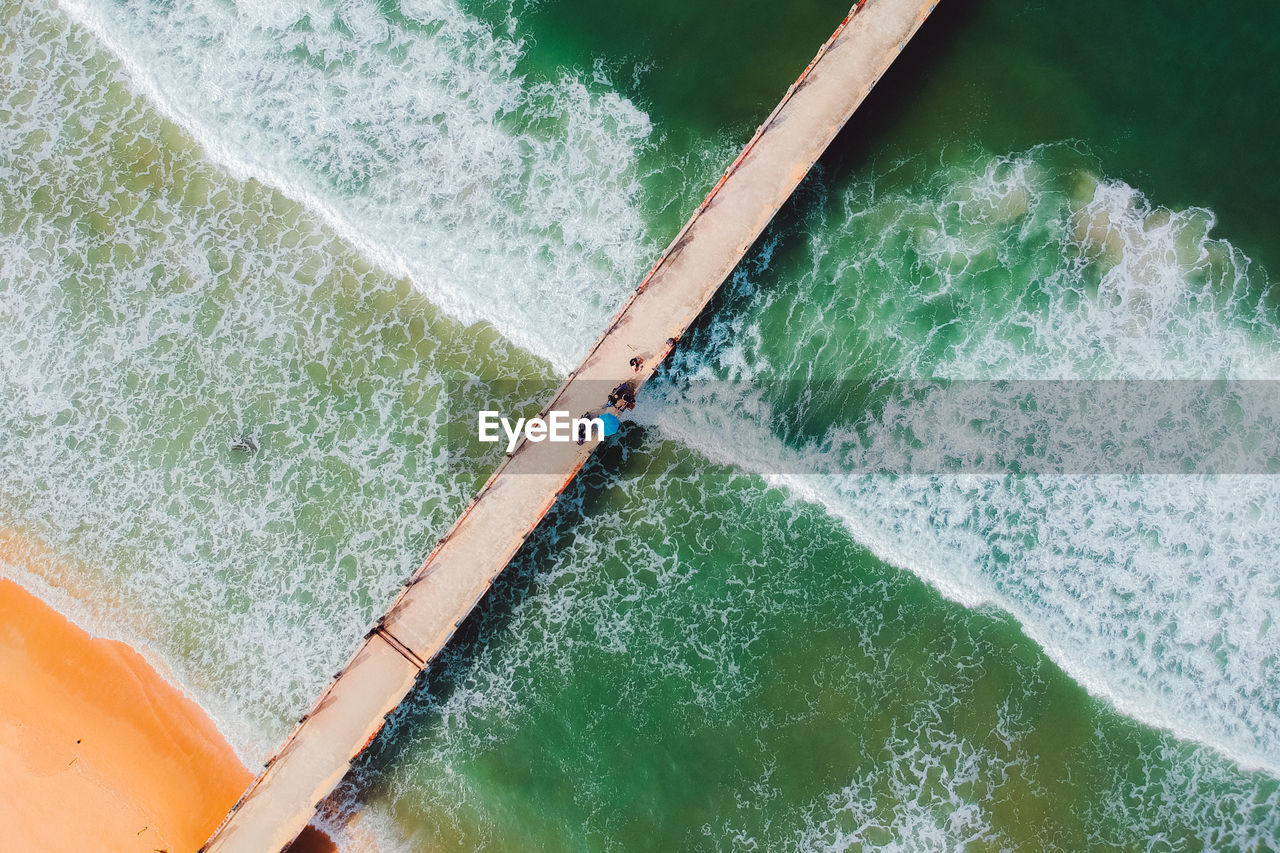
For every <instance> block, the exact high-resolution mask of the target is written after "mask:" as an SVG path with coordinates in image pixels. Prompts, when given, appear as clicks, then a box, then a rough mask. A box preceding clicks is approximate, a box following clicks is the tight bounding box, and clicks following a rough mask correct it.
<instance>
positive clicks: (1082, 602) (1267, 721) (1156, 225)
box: [649, 149, 1280, 775]
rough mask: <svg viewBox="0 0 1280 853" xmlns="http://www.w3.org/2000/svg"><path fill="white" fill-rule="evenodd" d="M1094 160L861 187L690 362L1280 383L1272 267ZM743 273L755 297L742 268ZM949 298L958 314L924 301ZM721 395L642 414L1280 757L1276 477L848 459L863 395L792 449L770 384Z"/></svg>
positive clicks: (1158, 718)
mask: <svg viewBox="0 0 1280 853" xmlns="http://www.w3.org/2000/svg"><path fill="white" fill-rule="evenodd" d="M1064 160H1065V161H1066V165H1063V161H1064ZM1086 166H1087V163H1085V162H1083V158H1080V157H1078V156H1076V155H1074V154H1073V153H1071V152H1066V153H1065V154H1064V152H1063V151H1062V150H1058V149H1037V150H1035V151H1033V152H1031V153H1030V154H1028V155H1025V156H1022V157H1017V158H1007V159H1006V158H998V159H996V160H994V161H991V162H990V163H988V164H986V165H985V166H980V167H979V169H978V170H977V172H976V173H975V172H973V171H967V170H965V169H957V170H954V171H953V172H952V173H950V174H947V175H944V177H943V178H942V179H940V180H939V182H938V184H937V185H935V186H933V187H931V188H930V191H929V192H927V193H924V194H922V195H905V194H894V195H890V196H886V195H885V194H879V195H874V194H873V193H872V192H871V188H869V187H866V186H862V187H855V188H853V189H851V190H850V191H849V192H848V194H847V195H846V196H845V198H844V199H842V203H841V204H840V205H838V212H837V214H836V219H835V221H828V220H827V219H826V218H825V214H821V215H817V216H816V218H817V221H816V222H815V223H814V224H813V226H812V228H811V231H810V234H811V236H810V241H811V246H810V249H811V252H812V267H811V269H804V262H800V264H799V265H798V266H799V267H800V268H801V269H802V271H801V272H800V273H799V275H798V279H797V280H795V281H789V282H785V285H784V286H783V287H781V288H776V286H775V287H774V288H770V289H765V290H760V291H756V292H755V293H754V295H753V296H751V297H750V298H748V299H747V300H746V302H747V305H745V306H744V305H742V304H738V305H735V306H734V309H733V310H734V314H735V316H733V317H729V318H725V319H724V320H723V323H725V324H727V325H728V326H731V327H734V328H732V329H730V330H729V331H728V333H727V334H726V333H725V332H724V331H723V330H721V329H718V328H717V326H718V322H717V323H713V324H712V328H711V329H709V330H708V331H707V332H706V334H707V336H708V337H709V338H710V339H712V340H714V339H716V338H729V339H733V340H736V341H738V342H740V343H738V344H736V345H732V346H725V347H724V348H723V351H724V355H723V357H721V356H720V355H719V354H718V353H715V354H714V355H713V356H712V358H711V360H710V361H708V362H706V363H703V364H701V365H694V366H693V369H692V371H691V372H692V373H693V374H694V375H695V376H696V375H699V374H701V375H704V376H708V377H711V376H717V377H731V378H732V377H736V376H737V375H739V374H740V373H741V371H742V365H744V364H748V365H757V366H758V365H762V364H763V365H768V369H767V370H764V371H759V370H757V375H756V377H755V378H756V379H757V380H759V381H760V382H761V383H763V385H762V387H765V388H767V386H768V382H769V381H771V380H780V381H788V380H792V379H794V378H795V377H797V376H801V377H803V376H810V377H813V376H816V377H819V378H822V379H825V378H832V379H839V378H842V377H844V378H852V379H855V380H856V379H859V378H862V377H865V376H868V375H873V376H874V375H888V376H903V377H918V376H942V377H951V378H1066V377H1085V378H1173V377H1177V378H1218V377H1230V378H1274V377H1280V348H1278V347H1277V346H1276V345H1275V341H1276V340H1277V339H1280V335H1278V334H1277V331H1278V330H1277V328H1276V325H1275V322H1274V319H1273V318H1272V317H1271V315H1270V314H1269V313H1268V309H1267V308H1266V304H1267V298H1266V294H1265V292H1264V291H1265V283H1263V284H1260V283H1259V282H1258V280H1257V279H1258V275H1257V274H1255V273H1253V272H1252V271H1251V269H1250V264H1249V262H1248V260H1247V258H1245V257H1244V256H1243V255H1242V254H1241V253H1240V252H1239V251H1238V250H1236V249H1235V248H1233V247H1232V246H1231V245H1230V244H1227V243H1225V242H1223V241H1221V240H1218V239H1214V238H1212V237H1210V233H1209V232H1210V230H1211V227H1212V223H1213V220H1212V216H1211V215H1209V214H1208V213H1207V212H1206V211H1203V210H1189V211H1181V212H1179V211H1168V210H1162V209H1158V208H1155V207H1154V206H1152V205H1151V204H1150V203H1149V202H1147V201H1146V200H1145V199H1144V198H1143V197H1142V196H1141V194H1139V193H1138V192H1137V191H1136V190H1134V189H1132V188H1131V187H1127V186H1125V185H1123V184H1118V183H1115V182H1098V181H1096V180H1094V179H1093V178H1091V177H1090V176H1089V175H1088V173H1087V171H1086V170H1085V167H1086ZM841 216H843V221H841V220H840V217H841ZM877 244H878V245H877ZM903 258H915V259H917V260H914V261H904V260H903ZM907 263H910V264H911V266H909V267H908V266H906V264H907ZM781 274H782V275H784V276H785V275H787V274H788V273H787V271H783V272H782V273H781ZM738 275H739V282H738V286H739V287H740V288H742V289H743V292H744V293H750V292H751V290H752V286H751V284H750V279H751V275H750V273H749V270H748V271H747V272H740V273H739V274H738ZM828 278H831V279H834V285H831V284H828ZM904 283H906V284H905V288H904V289H905V290H906V293H905V294H903V293H899V292H895V291H896V288H898V287H902V286H903V284H904ZM810 300H816V302H817V304H816V305H815V304H810ZM944 300H949V302H948V303H947V304H948V305H949V306H950V308H951V313H952V314H954V316H953V317H950V316H949V317H948V318H947V319H946V320H945V322H944V323H943V324H941V325H939V324H937V323H933V322H930V323H927V324H922V323H920V322H919V321H918V320H917V319H916V316H917V312H919V311H921V310H924V309H927V308H928V307H929V306H931V305H936V304H938V303H939V302H940V301H944ZM744 313H745V314H746V315H747V316H748V317H751V318H753V319H751V320H749V321H746V322H745V324H744V320H743V318H742V315H743V314H744ZM781 317H785V318H786V322H785V324H783V323H781V322H780V320H779V319H778V318H781ZM850 321H856V324H857V327H856V328H851V327H847V326H846V324H847V323H849V322H850ZM752 324H754V325H755V328H751V325H752ZM739 325H746V326H747V328H746V329H743V330H739V329H737V328H736V327H737V326H739ZM783 328H785V329H786V331H785V334H784V335H782V336H781V337H779V330H780V329H783ZM841 328H849V332H848V333H847V334H848V337H847V338H841V337H840V335H841V332H840V330H841ZM824 340H825V341H827V342H828V343H822V342H823V341H824ZM815 342H816V343H815ZM712 350H713V352H714V350H715V347H714V345H713V346H712ZM815 387H819V386H815ZM707 389H708V390H707V391H706V392H705V393H702V392H699V391H698V390H697V386H696V384H695V386H694V387H693V388H691V389H689V390H685V389H683V388H682V389H681V392H680V393H681V394H682V395H683V398H680V395H677V394H675V393H672V394H671V395H670V399H669V400H668V402H667V403H666V405H665V406H664V407H663V408H662V409H660V410H658V411H656V412H654V413H652V414H651V415H650V416H649V417H650V419H651V420H652V421H653V422H655V423H656V424H657V425H659V426H660V427H661V429H662V432H663V435H664V436H667V437H671V438H674V439H677V440H680V441H682V442H685V443H687V444H688V445H689V446H691V447H694V448H697V449H699V450H701V451H703V452H705V453H706V454H707V455H708V456H709V457H711V458H713V459H717V460H721V461H725V462H731V463H733V464H738V465H742V466H744V467H746V468H747V469H749V470H755V471H758V472H761V473H763V474H765V475H766V479H767V481H769V482H770V483H773V484H775V485H779V486H783V487H785V488H787V489H789V490H791V491H792V492H793V493H795V494H797V495H799V496H802V497H804V498H806V499H808V500H811V501H814V502H815V503H818V504H820V505H822V506H824V507H826V508H827V509H828V510H829V511H830V512H831V513H833V514H834V515H835V516H837V517H839V518H840V519H842V521H843V522H844V523H845V525H846V526H847V527H848V528H849V530H850V532H851V533H852V534H853V536H854V538H855V539H857V541H859V542H861V543H863V544H865V545H867V546H869V547H871V548H872V549H873V550H874V551H875V552H876V553H877V554H878V555H880V556H881V557H882V558H883V559H886V560H888V561H890V562H892V563H894V564H895V565H898V566H901V567H903V568H906V569H909V570H910V571H912V572H913V573H915V574H917V575H918V576H920V577H921V578H923V579H924V580H926V581H927V582H929V583H930V584H932V585H933V586H935V587H937V588H938V589H939V590H941V591H942V592H944V593H945V594H946V595H947V596H948V597H950V598H953V599H955V600H957V601H961V602H963V603H965V604H966V605H968V606H971V607H980V606H984V605H995V606H998V607H1000V608H1002V609H1004V610H1006V611H1008V612H1009V613H1011V614H1013V615H1014V616H1015V617H1016V618H1017V619H1018V620H1019V622H1021V623H1022V625H1023V626H1024V629H1025V630H1026V632H1027V633H1028V635H1030V636H1031V637H1032V638H1034V639H1035V640H1036V641H1037V642H1038V643H1040V645H1041V646H1042V647H1043V648H1044V649H1045V650H1046V652H1047V653H1048V654H1049V655H1050V657H1052V658H1053V659H1054V660H1055V661H1056V662H1057V663H1058V664H1059V665H1061V666H1062V667H1063V668H1064V669H1065V670H1066V671H1067V672H1068V673H1069V674H1071V675H1072V676H1073V677H1074V678H1076V679H1077V680H1078V681H1079V682H1080V683H1082V684H1084V685H1085V686H1086V687H1087V688H1088V689H1089V690H1090V691H1091V692H1093V693H1094V694H1096V695H1098V696H1101V697H1105V698H1106V699H1108V700H1110V701H1111V702H1112V703H1113V704H1114V705H1115V706H1116V707H1118V708H1119V709H1121V710H1122V711H1124V712H1125V713H1127V714H1130V715H1132V716H1133V717H1135V718H1137V719H1139V720H1142V721H1144V722H1147V723H1151V724H1154V725H1157V726H1160V727H1163V728H1167V729H1169V730H1172V731H1174V732H1176V733H1178V734H1179V735H1180V736H1182V737H1185V738H1188V739H1191V740H1194V741H1197V742H1200V743H1204V744H1209V745H1211V746H1213V747H1215V748H1217V749H1219V750H1221V751H1222V752H1224V753H1226V754H1227V755H1229V756H1231V757H1232V758H1233V759H1235V760H1236V761H1238V762H1239V763H1241V764H1242V765H1244V766H1246V767H1253V768H1265V769H1266V770H1267V771H1268V772H1269V773H1271V774H1273V775H1274V774H1277V773H1280V677H1278V676H1277V669H1276V667H1275V661H1276V660H1277V659H1278V658H1280V634H1277V632H1276V630H1275V628H1274V627H1273V626H1274V625H1275V624H1276V623H1277V621H1278V620H1280V572H1277V569H1276V565H1275V560H1274V555H1275V553H1276V552H1277V548H1278V547H1280V539H1278V538H1277V530H1280V515H1278V513H1280V485H1277V483H1276V481H1275V478H1274V477H1270V476H1244V475H1241V476H1195V477H1193V476H1142V477H1128V476H1118V475H1112V476H1097V477H1086V476H1064V477H1047V476H1046V477H1036V476H1028V477H1018V476H1004V475H977V474H971V475H956V476H910V477H900V478H893V477H881V476H873V475H868V474H863V473H851V472H850V471H849V470H848V469H847V468H846V467H845V459H846V456H845V450H846V449H847V448H846V446H845V442H846V441H847V438H848V435H849V433H848V432H847V429H848V426H849V425H851V424H852V423H854V422H857V421H859V420H860V419H861V418H862V415H863V413H861V412H854V413H850V414H849V415H847V416H845V417H840V418H837V420H836V422H834V423H833V424H832V425H831V428H830V429H829V430H828V432H827V435H826V437H825V438H824V439H822V440H820V441H818V442H816V443H814V444H812V445H808V446H806V447H804V448H801V449H796V448H794V447H791V446H787V445H785V444H783V443H782V442H781V441H780V440H779V439H778V437H777V433H776V432H775V430H776V427H777V425H778V424H781V423H786V422H788V419H789V418H791V417H792V416H791V414H790V413H786V412H778V411H775V410H774V409H773V408H772V405H771V403H770V402H769V400H768V399H767V398H765V397H762V395H761V394H760V392H759V391H752V392H750V393H749V394H748V395H747V396H745V397H742V396H737V395H738V394H739V393H740V392H739V391H737V390H730V389H729V388H728V387H727V386H726V385H725V384H724V383H718V384H713V385H709V386H707ZM909 414H912V415H913V416H916V417H920V418H925V419H927V418H930V417H934V416H936V412H930V411H929V410H928V409H927V408H924V409H921V410H920V411H915V412H910V413H909ZM870 434H871V435H872V436H873V438H872V441H873V442H874V435H875V430H874V429H873V430H872V431H871V433H870ZM887 434H888V433H886V435H887ZM873 447H874V445H873ZM926 450H928V449H927V448H926ZM800 472H808V473H800Z"/></svg>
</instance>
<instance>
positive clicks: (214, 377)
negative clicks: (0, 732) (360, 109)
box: [0, 4, 530, 763]
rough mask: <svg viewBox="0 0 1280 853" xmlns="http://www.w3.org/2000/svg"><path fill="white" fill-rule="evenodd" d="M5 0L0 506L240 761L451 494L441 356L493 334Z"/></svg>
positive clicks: (288, 707) (315, 682) (343, 638)
mask: <svg viewBox="0 0 1280 853" xmlns="http://www.w3.org/2000/svg"><path fill="white" fill-rule="evenodd" d="M6 14H7V18H6V22H5V23H6V35H7V37H8V38H10V39H11V41H9V42H8V43H7V44H6V50H5V52H4V60H3V61H4V65H3V68H2V73H3V75H4V81H5V85H4V89H3V96H2V98H3V100H2V104H3V109H4V110H5V114H6V116H7V117H8V118H7V120H6V121H5V122H4V124H3V125H2V126H0V148H3V150H5V151H8V152H13V153H14V156H13V157H11V158H8V159H6V161H5V162H4V163H3V164H0V182H2V183H3V187H2V188H0V226H2V227H0V399H3V400H4V406H3V407H0V524H4V525H5V526H7V527H10V528H12V529H16V530H17V531H18V532H19V533H20V534H23V535H29V536H31V537H33V538H34V539H36V540H38V541H41V542H43V543H45V544H46V545H47V546H48V547H49V549H50V551H51V552H52V554H53V555H54V556H55V557H56V559H53V560H51V561H50V565H49V566H46V567H45V569H46V570H47V573H46V574H45V575H43V576H42V577H43V580H44V582H46V583H48V584H50V585H51V586H52V587H53V588H56V589H61V590H64V591H67V593H68V595H69V596H70V597H72V598H74V599H75V600H76V601H77V602H78V608H75V609H73V613H74V615H76V616H78V617H79V619H80V621H82V622H85V623H87V624H90V625H92V626H94V627H95V628H97V629H98V630H99V631H100V632H102V633H108V634H109V635H112V636H115V637H118V638H122V639H126V640H128V641H129V642H131V643H133V644H136V645H139V646H140V647H146V646H150V647H151V648H153V649H155V650H157V651H158V652H160V654H161V655H162V656H163V658H164V659H165V660H166V661H167V662H168V664H169V667H170V668H171V669H172V670H173V672H174V673H175V675H176V676H177V678H178V680H179V681H180V682H181V683H182V684H183V686H185V687H186V688H187V689H188V690H190V691H191V692H192V693H193V694H194V695H195V696H197V697H198V698H199V700H200V702H201V704H203V705H204V706H205V707H206V708H208V709H209V710H210V711H211V712H212V713H213V714H214V716H215V717H216V718H217V719H218V721H219V722H220V724H221V725H223V727H224V728H225V730H226V731H227V733H228V735H229V736H230V738H231V740H232V743H233V745H234V746H235V747H236V748H237V749H238V751H239V752H240V754H241V755H242V756H244V757H245V758H246V759H248V760H249V761H250V763H253V762H255V761H256V760H257V759H258V757H259V756H260V755H262V754H263V753H264V752H266V751H267V750H269V749H271V748H272V747H273V746H274V745H275V743H276V742H277V741H278V740H279V738H280V737H281V736H283V733H284V732H285V731H287V728H288V726H289V724H290V722H291V719H292V718H293V717H296V716H297V715H298V714H300V713H301V712H302V711H303V710H304V709H305V708H306V707H307V706H308V705H309V704H310V702H311V701H312V699H313V698H314V696H315V694H316V693H317V692H318V691H319V689H320V688H321V687H322V686H323V684H324V683H325V682H326V681H327V680H328V678H329V676H330V675H331V674H332V673H333V672H334V671H335V670H336V669H337V668H338V666H340V665H341V663H342V661H343V659H344V658H345V657H346V655H347V654H349V652H350V650H351V649H352V648H353V647H354V644H355V642H356V641H357V640H358V635H359V633H360V632H361V630H362V626H364V625H366V624H368V622H369V621H370V620H371V619H372V618H373V617H374V616H375V615H376V613H377V612H378V610H379V609H380V608H381V607H382V606H384V605H385V603H386V601H388V600H389V599H390V598H391V597H392V595H393V594H394V592H395V590H396V588H397V587H398V584H399V582H400V580H401V579H402V578H403V577H405V576H406V575H407V574H408V573H409V572H410V571H411V570H412V568H413V567H414V564H415V563H416V562H417V560H418V559H420V556H421V553H422V551H423V548H424V546H425V540H426V537H429V536H430V534H431V531H432V529H433V528H436V527H439V525H441V524H444V523H446V521H447V519H448V518H449V517H450V516H451V515H452V514H453V512H454V511H455V509H456V507H457V506H459V505H460V504H461V503H462V502H463V501H465V496H464V492H465V488H466V487H465V486H464V485H463V484H462V483H460V482H459V481H457V480H456V479H455V476H454V475H455V474H456V473H457V470H456V469H450V468H449V466H447V465H445V464H444V461H443V460H444V455H443V447H442V443H443V438H442V436H441V434H440V427H441V424H442V418H443V416H444V412H443V407H442V403H441V401H440V400H439V399H438V398H437V397H436V396H435V392H436V389H438V387H439V386H440V385H441V384H442V383H443V381H444V375H445V371H450V372H461V373H462V374H465V372H466V370H467V367H466V365H468V364H470V363H472V360H473V359H476V358H484V359H487V360H489V363H490V364H495V363H496V364H501V363H504V361H505V358H506V355H507V354H511V353H512V350H511V349H510V348H509V347H508V346H507V345H505V344H503V343H501V342H498V343H496V344H487V345H484V347H480V348H478V347H479V346H480V345H479V342H478V341H477V340H476V339H474V338H473V337H471V336H468V335H465V334H463V333H462V331H461V330H460V329H459V328H458V327H457V326H456V325H455V324H452V323H450V322H440V323H438V324H436V325H435V326H434V327H433V326H432V325H430V324H429V323H424V320H425V319H426V318H427V317H429V316H430V315H429V313H427V314H423V315H418V314H417V313H416V312H415V313H412V314H411V315H396V314H395V313H394V312H392V313H388V309H387V307H386V306H388V305H401V304H403V303H404V301H405V300H404V297H403V294H400V295H397V293H396V284H395V282H393V281H391V280H390V279H389V277H388V276H386V275H385V274H383V273H381V272H378V271H369V270H368V269H367V266H366V265H365V264H364V263H363V262H362V261H361V260H360V259H359V258H358V257H357V256H355V255H354V254H353V253H352V252H351V251H350V250H349V249H348V248H347V247H346V246H344V244H343V243H342V242H341V241H339V240H338V239H337V238H335V237H334V236H333V235H331V234H329V233H326V232H325V231H324V230H323V229H322V228H321V227H319V226H318V225H317V224H316V223H314V222H313V221H312V220H310V219H309V218H308V216H307V215H306V214H305V212H304V211H303V210H302V209H301V208H300V207H299V206H298V205H295V204H293V203H290V202H287V201H285V200H284V199H282V198H281V197H280V196H278V195H277V194H275V193H273V192H272V191H270V190H267V189H264V188H263V187H262V186H260V185H258V184H255V183H252V182H250V183H247V184H240V183H237V182H236V181H234V180H230V179H228V178H227V177H226V176H224V175H222V174H220V173H219V172H218V171H217V170H216V169H214V168H213V167H212V166H211V165H210V164H208V163H206V162H204V161H202V160H201V159H200V158H199V157H198V155H197V153H196V152H195V150H194V148H193V146H191V145H190V144H189V143H187V142H186V141H185V140H184V139H182V138H181V136H180V135H179V134H177V133H175V132H174V128H173V127H172V126H171V125H166V124H165V123H164V122H162V121H161V120H160V119H159V118H158V117H157V116H156V115H155V113H154V112H152V111H150V110H149V109H148V108H147V106H146V105H145V104H144V103H143V102H142V101H141V99H140V98H137V97H135V96H132V95H130V94H129V93H128V91H127V89H126V88H125V87H124V85H123V81H122V79H121V76H120V74H119V72H118V71H117V70H116V69H115V68H114V67H113V65H112V63H111V61H110V60H109V58H108V57H107V56H105V55H104V53H103V52H102V51H101V50H100V49H99V48H97V47H96V45H95V44H94V43H93V41H92V40H91V39H87V38H86V37H85V35H84V33H83V31H82V30H81V29H80V28H79V27H77V26H74V25H72V24H70V23H69V22H67V21H66V20H65V19H64V18H62V17H61V16H59V15H57V14H56V13H55V12H52V11H51V10H49V9H46V8H42V7H41V6H40V5H39V4H30V5H23V6H20V7H17V8H15V9H7V10H6ZM121 164H124V165H125V166H127V168H121ZM410 301H412V300H410ZM490 347H491V348H490ZM518 360H519V364H520V366H519V367H516V368H515V369H517V370H528V369H529V368H530V365H529V364H528V359H527V358H525V357H523V356H520V357H519V359H518ZM241 431H249V432H250V433H253V434H254V435H256V437H257V441H258V443H259V445H260V446H261V452H260V453H259V454H257V455H256V456H253V457H247V458H238V457H237V454H236V453H235V452H233V451H231V450H229V448H228V444H229V442H230V441H231V439H233V438H235V436H236V435H237V434H239V433H240V432H241ZM405 518H412V519H414V522H413V525H412V529H411V530H409V529H402V528H401V527H400V526H399V525H397V524H394V523H391V524H389V523H388V522H387V519H405ZM27 580H28V581H30V579H29V578H28V579H27Z"/></svg>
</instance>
